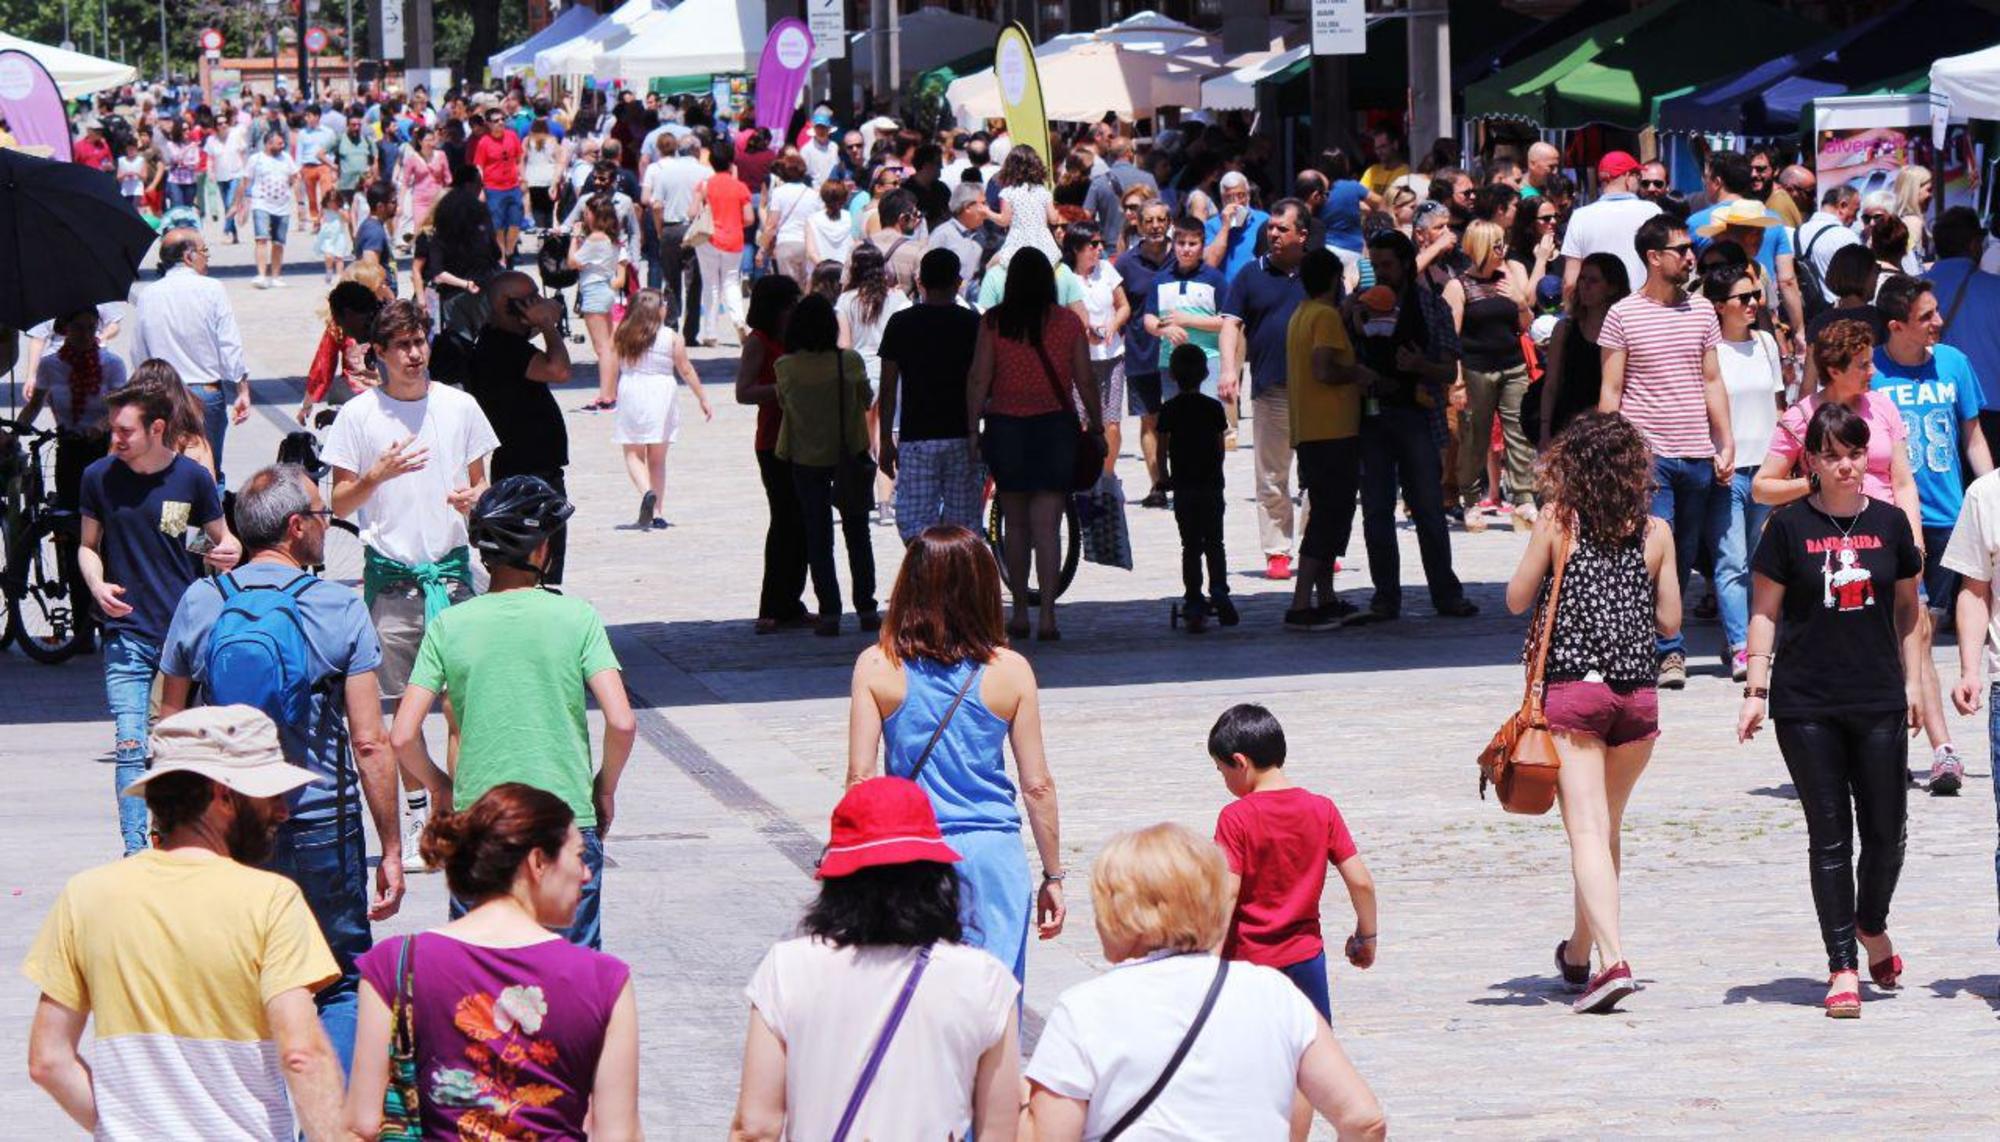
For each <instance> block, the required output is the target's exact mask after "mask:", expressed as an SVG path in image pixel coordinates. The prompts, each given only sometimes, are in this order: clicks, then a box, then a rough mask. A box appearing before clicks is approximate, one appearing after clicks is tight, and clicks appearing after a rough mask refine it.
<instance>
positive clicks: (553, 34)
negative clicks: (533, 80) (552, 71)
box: [486, 6, 599, 77]
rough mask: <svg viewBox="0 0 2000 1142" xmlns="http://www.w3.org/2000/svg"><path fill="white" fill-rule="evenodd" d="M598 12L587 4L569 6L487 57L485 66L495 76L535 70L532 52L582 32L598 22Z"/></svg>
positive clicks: (569, 38) (540, 50)
mask: <svg viewBox="0 0 2000 1142" xmlns="http://www.w3.org/2000/svg"><path fill="white" fill-rule="evenodd" d="M598 19H599V16H598V13H596V12H593V11H591V10H590V9H588V8H584V7H578V6H572V7H569V8H565V9H563V13H562V15H560V16H557V17H556V18H555V19H554V20H551V21H549V25H548V27H546V28H543V29H542V30H541V31H539V32H536V33H535V34H534V35H532V36H529V37H528V38H527V39H525V40H522V41H521V42H520V43H518V44H515V45H514V46H513V47H511V48H508V49H507V50H506V51H504V52H499V53H497V54H495V55H491V56H488V57H486V66H487V68H488V70H490V71H492V73H493V74H494V75H495V76H498V77H504V76H510V75H520V74H523V73H532V72H533V71H534V70H535V56H536V55H537V54H538V53H540V52H542V51H544V50H546V49H548V48H552V47H555V46H556V45H558V44H562V43H566V42H568V41H569V40H572V39H574V38H576V37H577V36H580V35H582V34H583V33H585V32H587V31H589V30H590V27H591V25H593V24H595V23H597V21H598Z"/></svg>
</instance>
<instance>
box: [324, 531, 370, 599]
mask: <svg viewBox="0 0 2000 1142" xmlns="http://www.w3.org/2000/svg"><path fill="white" fill-rule="evenodd" d="M320 558H321V560H322V561H321V563H320V565H319V566H318V567H315V568H314V569H313V570H314V571H315V572H316V573H317V574H318V575H319V577H320V578H322V579H325V580H326V581H328V582H330V583H340V584H343V585H345V586H349V587H353V588H354V589H356V590H360V589H361V530H360V529H359V528H357V527H355V526H354V524H353V523H352V522H351V521H349V520H344V519H332V520H328V521H327V528H326V551H325V552H324V553H323V554H322V555H321V557H320Z"/></svg>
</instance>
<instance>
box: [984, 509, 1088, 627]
mask: <svg viewBox="0 0 2000 1142" xmlns="http://www.w3.org/2000/svg"><path fill="white" fill-rule="evenodd" d="M987 498H988V499H989V500H991V501H992V503H991V506H990V507H988V508H987V510H986V543H987V545H988V546H989V547H991V548H992V549H993V558H994V560H995V561H996V562H998V563H999V564H1000V580H1001V582H1003V583H1006V584H1007V586H1008V588H1009V589H1010V590H1011V589H1012V588H1013V586H1014V584H1013V583H1012V582H1009V581H1008V579H1007V554H1006V551H1005V549H1003V548H1002V547H1001V541H1002V539H1003V538H1004V532H1005V526H1006V524H1005V521H1004V520H1003V518H1002V517H1001V514H1000V497H999V496H996V495H994V494H993V492H992V487H991V481H988V488H987ZM1056 538H1057V541H1058V542H1060V543H1061V544H1062V551H1063V557H1062V568H1061V570H1060V571H1059V573H1058V574H1057V575H1056V598H1058V599H1060V598H1062V596H1063V592H1064V591H1067V590H1069V585H1070V582H1071V580H1073V579H1075V578H1076V566H1077V563H1078V561H1080V560H1081V559H1082V558H1083V526H1082V524H1080V523H1079V522H1078V520H1077V515H1076V497H1075V496H1065V497H1064V498H1063V514H1062V520H1061V522H1060V523H1058V524H1057V525H1056ZM1028 573H1029V574H1030V575H1033V574H1034V571H1033V568H1032V563H1031V565H1030V570H1029V572H1028ZM1026 595H1027V599H1028V605H1029V606H1031V607H1039V606H1041V605H1042V593H1041V591H1040V590H1038V589H1036V588H1033V587H1030V588H1028V590H1027V591H1026Z"/></svg>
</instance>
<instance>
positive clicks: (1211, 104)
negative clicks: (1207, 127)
mask: <svg viewBox="0 0 2000 1142" xmlns="http://www.w3.org/2000/svg"><path fill="white" fill-rule="evenodd" d="M1310 51H1312V45H1311V44H1300V45H1299V46H1298V47H1295V48H1293V49H1292V50H1290V51H1284V52H1251V53H1250V54H1248V55H1244V56H1238V57H1237V58H1236V59H1234V60H1232V61H1230V62H1232V63H1234V64H1236V65H1237V67H1236V70H1234V71H1229V72H1224V73H1223V74H1221V75H1218V76H1216V77H1214V78H1213V79H1205V80H1202V82H1201V106H1202V108H1203V109H1204V110H1207V111H1255V110H1256V109H1257V84H1258V83H1260V82H1262V81H1263V80H1265V79H1268V78H1269V77H1271V76H1273V75H1276V74H1278V73H1279V72H1281V71H1283V70H1285V69H1286V68H1288V67H1290V66H1292V65H1293V64H1295V63H1297V62H1299V61H1300V60H1302V59H1304V58H1306V54H1307V53H1308V52H1310Z"/></svg>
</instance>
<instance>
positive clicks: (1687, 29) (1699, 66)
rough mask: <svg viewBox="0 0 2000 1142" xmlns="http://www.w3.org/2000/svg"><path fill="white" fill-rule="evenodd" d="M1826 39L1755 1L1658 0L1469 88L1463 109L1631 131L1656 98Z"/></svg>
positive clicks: (1814, 27)
mask: <svg viewBox="0 0 2000 1142" xmlns="http://www.w3.org/2000/svg"><path fill="white" fill-rule="evenodd" d="M1825 35H1826V28H1825V27H1823V26H1822V25H1820V24H1817V23H1815V22H1813V21H1811V20H1808V19H1805V18H1804V17H1801V16H1796V15H1793V14H1792V13H1790V12H1787V11H1785V10H1783V9H1781V8H1776V7H1773V6H1772V5H1770V4H1766V3H1763V2H1761V0H1659V2H1658V3H1655V4H1649V5H1647V6H1646V7H1644V8H1641V9H1639V10H1638V11H1636V12H1631V13H1628V14H1626V15H1623V16H1619V17H1617V18H1616V19H1612V20H1607V21H1605V22H1604V23H1602V24H1599V25H1597V26H1596V27H1594V28H1591V29H1589V30H1588V31H1584V32H1580V33H1578V34H1577V35H1575V36H1572V37H1570V38H1569V39H1567V40H1564V41H1563V42H1562V43H1559V44H1557V45H1555V46H1554V47H1551V48H1547V49H1544V50H1543V51H1540V52H1537V53H1535V54H1534V55H1532V56H1529V57H1528V58H1527V59H1524V60H1522V61H1520V62H1519V63H1516V64H1514V65H1513V66H1511V67H1509V68H1507V69H1505V70H1504V71H1501V72H1500V73H1498V74H1497V75H1493V76H1491V77H1489V78H1487V79H1484V80H1481V81H1480V82H1478V83H1475V84H1473V85H1472V86H1471V87H1469V88H1467V89H1466V92H1465V113H1466V115H1467V116H1469V117H1471V118H1475V119H1477V118H1509V117H1511V118H1519V119H1526V120H1530V121H1532V122H1535V123H1538V124H1540V125H1541V126H1543V127H1561V128H1573V127H1582V126H1585V125H1587V124H1591V123H1605V124H1610V125H1612V126H1616V127H1626V128H1630V129H1633V130H1637V129H1639V128H1642V127H1645V126H1647V125H1648V124H1650V123H1651V122H1652V121H1653V118H1654V109H1655V107H1656V106H1657V104H1658V103H1659V102H1660V101H1661V100H1663V99H1667V98H1670V97H1672V96H1675V95H1679V94H1681V93H1682V92H1685V91H1688V90H1690V89H1692V88H1694V87H1697V86H1699V85H1701V84H1703V83H1706V82H1708V81H1710V80H1713V79H1717V78H1720V77H1722V76H1725V75H1729V74H1731V73H1733V72H1738V71H1743V70H1747V69H1749V68H1751V67H1754V66H1756V65H1757V64H1760V63H1763V62H1764V61H1766V60H1768V59H1770V58H1771V57H1772V56H1773V55H1774V54H1777V53H1780V52H1784V51H1789V50H1791V49H1793V48H1797V47H1802V46H1804V45H1806V44H1808V43H1811V42H1813V41H1815V40H1817V39H1819V38H1821V37H1823V36H1825Z"/></svg>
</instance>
